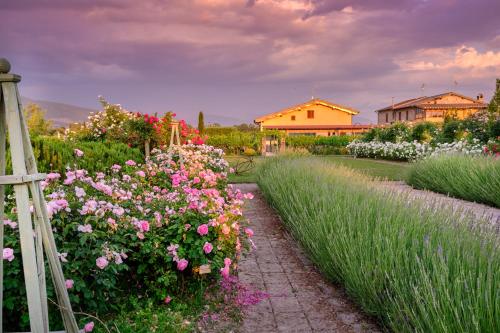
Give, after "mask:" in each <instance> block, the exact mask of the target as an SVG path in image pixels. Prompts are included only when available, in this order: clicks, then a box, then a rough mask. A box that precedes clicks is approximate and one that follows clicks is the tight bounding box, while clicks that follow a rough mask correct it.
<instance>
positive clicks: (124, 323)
mask: <svg viewBox="0 0 500 333" xmlns="http://www.w3.org/2000/svg"><path fill="white" fill-rule="evenodd" d="M232 292H234V291H230V293H232ZM230 296H232V297H233V298H234V295H232V294H231V295H230ZM232 300H233V299H232V298H231V297H228V291H227V290H225V289H223V288H221V287H220V286H219V284H213V283H212V284H209V285H207V284H206V283H204V282H199V283H197V282H195V281H193V282H192V283H191V284H190V285H189V287H188V288H186V289H185V290H184V291H183V292H181V293H179V294H178V295H172V300H171V302H170V303H169V304H168V305H166V304H162V303H158V302H153V301H151V300H150V299H148V298H147V296H144V297H140V298H138V297H137V296H131V297H130V298H129V299H128V300H126V301H123V306H122V307H121V309H120V310H119V311H116V312H115V313H113V314H108V315H104V316H103V317H101V318H99V319H97V318H91V317H87V318H86V320H84V322H90V321H93V322H94V324H95V329H94V332H96V333H149V332H158V333H160V332H161V333H163V332H165V333H170V332H171V333H188V332H197V331H199V330H201V331H210V332H232V331H234V330H235V328H236V327H238V326H239V322H240V321H241V308H240V307H238V306H237V305H236V303H234V302H233V301H232ZM77 317H78V319H81V318H82V317H85V316H83V315H82V314H80V315H78V316H77ZM211 318H217V319H211Z"/></svg>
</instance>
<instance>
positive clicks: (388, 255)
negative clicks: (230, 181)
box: [258, 157, 500, 333]
mask: <svg viewBox="0 0 500 333" xmlns="http://www.w3.org/2000/svg"><path fill="white" fill-rule="evenodd" d="M258 183H259V185H260V187H261V189H262V191H263V193H264V194H265V196H266V197H267V199H268V200H269V202H270V203H271V204H272V205H273V206H274V207H275V208H276V209H277V210H278V212H279V214H280V215H281V217H282V218H283V221H284V223H285V225H286V227H287V228H288V229H289V230H290V231H291V232H292V234H293V235H294V237H295V238H296V239H297V240H298V241H299V242H300V243H301V245H302V246H303V247H304V249H305V250H306V252H307V253H308V254H309V256H310V257H311V259H312V260H313V261H314V262H315V264H316V265H317V266H318V268H319V269H320V270H321V271H322V272H323V273H324V274H325V275H326V276H327V277H328V278H330V279H331V280H333V281H335V282H339V283H341V284H343V286H344V287H345V288H346V291H347V292H348V294H349V295H350V296H351V297H352V298H353V299H354V300H355V301H356V302H357V303H358V304H359V305H360V306H361V307H362V308H363V309H364V311H366V312H367V313H368V314H371V315H374V316H376V317H377V318H379V320H380V322H381V323H382V325H383V326H385V327H386V328H387V329H389V330H391V331H394V332H491V333H493V332H499V331H500V251H499V248H498V244H499V242H498V236H497V235H495V234H493V233H484V231H480V230H477V229H471V221H470V220H467V217H462V216H460V215H457V214H455V213H453V212H452V211H451V210H449V209H448V208H445V207H443V208H442V209H441V210H438V211H431V210H429V209H425V208H424V207H423V204H421V203H420V202H418V201H409V200H408V198H407V197H405V196H402V195H396V194H393V193H390V192H387V191H386V192H384V191H382V190H380V189H379V188H377V187H376V186H374V185H373V184H372V183H371V180H370V178H369V177H367V176H363V175H360V174H358V173H356V172H354V171H352V170H349V169H347V168H344V167H332V163H331V161H328V160H323V161H321V160H318V159H317V158H304V157H302V158H300V159H297V158H295V159H294V158H284V157H282V158H273V159H266V161H265V162H264V163H263V164H262V165H261V167H260V171H259V173H258Z"/></svg>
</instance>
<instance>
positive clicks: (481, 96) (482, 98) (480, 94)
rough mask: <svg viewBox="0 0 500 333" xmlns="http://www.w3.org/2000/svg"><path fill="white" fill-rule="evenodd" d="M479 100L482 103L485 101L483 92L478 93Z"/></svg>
mask: <svg viewBox="0 0 500 333" xmlns="http://www.w3.org/2000/svg"><path fill="white" fill-rule="evenodd" d="M476 99H477V101H478V102H480V103H483V102H484V96H483V94H482V93H479V94H477V98H476Z"/></svg>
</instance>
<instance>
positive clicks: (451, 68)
mask: <svg viewBox="0 0 500 333" xmlns="http://www.w3.org/2000/svg"><path fill="white" fill-rule="evenodd" d="M0 17H1V19H0V31H1V33H0V46H1V48H0V50H1V52H0V53H1V54H0V56H4V57H7V58H9V59H10V61H11V62H12V65H13V69H14V72H16V73H19V74H21V75H23V81H22V85H21V92H22V94H23V95H24V96H27V97H30V98H34V99H44V100H52V101H59V102H65V103H71V104H75V105H80V106H85V107H91V108H98V103H97V96H98V95H103V96H105V97H106V98H107V99H108V100H110V101H111V102H115V103H121V104H122V105H124V106H125V107H126V108H128V109H130V110H134V111H142V112H164V111H167V110H174V111H175V112H177V113H178V114H179V115H180V116H181V117H183V118H186V119H188V120H193V119H194V118H195V117H196V114H197V112H198V111H200V110H203V111H204V112H205V114H208V117H207V118H209V120H210V119H212V120H219V121H221V120H222V121H225V122H229V123H230V122H243V121H246V122H250V121H252V120H253V119H254V118H255V117H256V116H257V115H261V114H265V113H268V112H274V111H277V110H279V109H281V108H284V107H286V106H290V105H293V104H296V103H300V102H303V101H306V100H307V99H309V98H310V96H311V94H312V93H313V94H314V96H317V97H320V98H325V99H329V100H331V101H333V102H336V103H340V104H345V105H348V106H352V107H354V108H357V109H358V110H360V111H361V112H362V115H363V117H365V118H369V119H374V113H373V110H375V109H377V108H379V107H383V106H386V105H389V104H390V103H391V98H392V97H395V100H396V101H397V100H400V99H405V98H411V97H417V96H420V94H421V90H420V88H421V86H422V84H423V83H425V91H424V93H425V94H426V95H430V94H437V93H441V92H445V91H449V90H456V91H457V92H460V93H463V94H467V95H471V96H475V95H476V94H477V93H478V92H483V93H484V94H485V96H486V97H487V98H488V99H489V98H490V97H491V95H492V92H493V89H494V85H495V82H494V80H495V78H496V77H500V19H499V17H500V1H498V0H468V1H467V0H427V1H423V0H400V1H398V0H366V1H360V0H338V1H336V0H170V1H160V0H140V1H139V0H100V1H97V0H96V1H90V0H2V3H1V4H0ZM455 81H456V82H458V85H456V86H455V84H454V82H455ZM224 117H226V118H224Z"/></svg>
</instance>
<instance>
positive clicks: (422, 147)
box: [347, 139, 484, 161]
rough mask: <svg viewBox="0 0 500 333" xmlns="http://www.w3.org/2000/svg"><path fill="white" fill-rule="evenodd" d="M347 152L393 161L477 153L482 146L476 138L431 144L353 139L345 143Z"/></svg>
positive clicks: (481, 151)
mask: <svg viewBox="0 0 500 333" xmlns="http://www.w3.org/2000/svg"><path fill="white" fill-rule="evenodd" d="M347 149H348V150H349V153H350V154H352V155H354V156H355V157H368V158H380V159H387V160H395V161H416V160H420V159H424V158H427V157H429V156H436V155H441V154H466V155H479V154H482V153H483V151H484V146H483V144H481V143H480V142H479V141H478V140H475V139H474V140H472V141H471V142H469V141H466V140H460V141H455V142H452V143H437V144H435V145H432V144H430V143H426V142H423V143H421V142H418V141H413V142H406V141H404V142H399V143H393V142H380V141H370V142H360V141H353V142H351V143H350V144H348V145H347Z"/></svg>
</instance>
